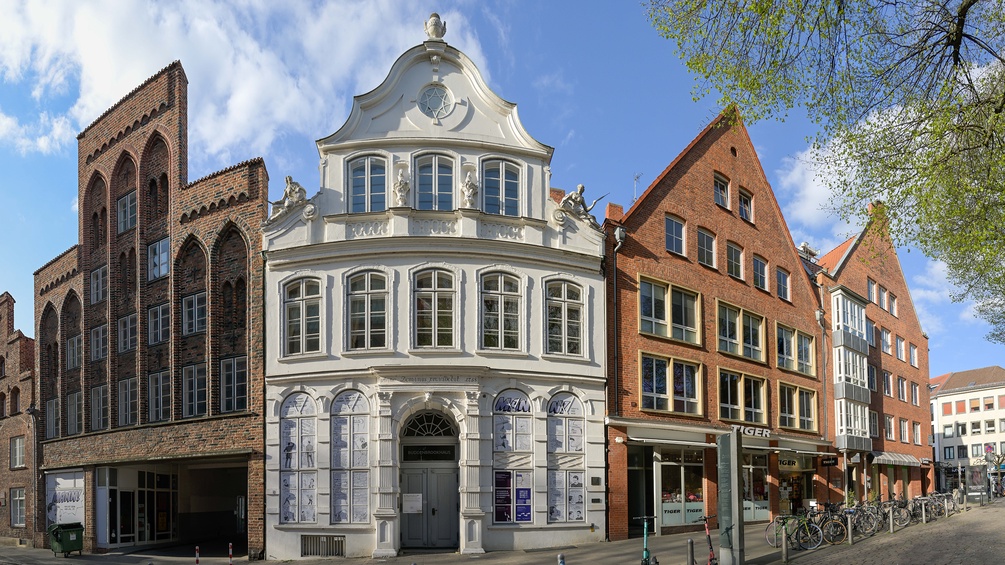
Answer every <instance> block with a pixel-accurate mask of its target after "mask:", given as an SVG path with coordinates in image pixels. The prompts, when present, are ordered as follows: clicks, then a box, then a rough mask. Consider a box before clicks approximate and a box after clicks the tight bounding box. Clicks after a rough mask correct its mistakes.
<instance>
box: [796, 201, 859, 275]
mask: <svg viewBox="0 0 1005 565" xmlns="http://www.w3.org/2000/svg"><path fill="white" fill-rule="evenodd" d="M870 206H872V204H870ZM797 250H798V251H799V256H800V257H802V258H803V259H806V260H807V261H809V262H810V263H816V262H817V255H820V250H818V249H813V248H812V247H810V244H809V243H808V242H805V241H804V242H802V243H800V244H799V247H798V249H797Z"/></svg>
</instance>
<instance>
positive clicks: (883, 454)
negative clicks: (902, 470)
mask: <svg viewBox="0 0 1005 565" xmlns="http://www.w3.org/2000/svg"><path fill="white" fill-rule="evenodd" d="M872 457H873V459H872V464H873V465H901V466H904V467H921V461H918V458H917V457H915V456H913V455H907V454H906V453H896V452H893V451H873V452H872Z"/></svg>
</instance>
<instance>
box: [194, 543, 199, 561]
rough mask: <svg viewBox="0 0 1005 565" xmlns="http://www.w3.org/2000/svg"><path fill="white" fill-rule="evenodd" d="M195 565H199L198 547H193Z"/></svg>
mask: <svg viewBox="0 0 1005 565" xmlns="http://www.w3.org/2000/svg"><path fill="white" fill-rule="evenodd" d="M195 565H199V546H198V545H197V546H195Z"/></svg>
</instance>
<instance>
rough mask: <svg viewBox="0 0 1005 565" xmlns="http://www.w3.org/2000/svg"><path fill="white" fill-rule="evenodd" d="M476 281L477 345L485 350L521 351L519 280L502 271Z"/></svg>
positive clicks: (521, 302) (521, 324) (520, 291)
mask: <svg viewBox="0 0 1005 565" xmlns="http://www.w3.org/2000/svg"><path fill="white" fill-rule="evenodd" d="M478 278H479V284H478V289H479V290H478V292H479V310H480V316H479V320H478V335H479V346H480V347H481V348H482V349H485V350H496V351H520V350H522V349H523V340H522V336H521V331H520V328H521V327H523V292H524V290H523V282H522V281H521V280H520V277H517V276H516V275H514V274H512V273H507V272H505V271H491V272H488V273H483V274H482V275H481V276H480V277H478ZM493 283H494V284H495V287H494V288H493V287H492V285H493Z"/></svg>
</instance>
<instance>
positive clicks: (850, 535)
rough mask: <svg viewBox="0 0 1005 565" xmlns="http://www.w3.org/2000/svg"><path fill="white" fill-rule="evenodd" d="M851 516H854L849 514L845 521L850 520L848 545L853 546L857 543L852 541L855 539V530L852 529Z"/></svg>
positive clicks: (846, 515)
mask: <svg viewBox="0 0 1005 565" xmlns="http://www.w3.org/2000/svg"><path fill="white" fill-rule="evenodd" d="M851 516H852V515H851V514H850V513H849V514H845V519H847V520H848V545H852V544H854V543H855V542H854V541H852V539H851V538H853V537H854V536H853V535H852V532H853V531H854V530H853V529H852V527H851Z"/></svg>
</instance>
